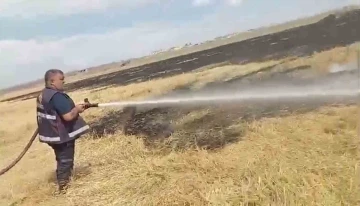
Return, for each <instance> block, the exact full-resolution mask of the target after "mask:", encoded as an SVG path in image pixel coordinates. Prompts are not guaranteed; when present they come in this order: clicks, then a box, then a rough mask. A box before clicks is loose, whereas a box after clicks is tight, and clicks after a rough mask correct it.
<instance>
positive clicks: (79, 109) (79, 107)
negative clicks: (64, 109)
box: [62, 104, 85, 121]
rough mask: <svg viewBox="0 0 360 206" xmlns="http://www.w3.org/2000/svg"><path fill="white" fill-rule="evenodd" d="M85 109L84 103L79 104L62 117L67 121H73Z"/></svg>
mask: <svg viewBox="0 0 360 206" xmlns="http://www.w3.org/2000/svg"><path fill="white" fill-rule="evenodd" d="M84 111H85V105H84V104H77V105H75V107H74V108H73V109H72V110H71V111H70V112H69V113H67V114H64V115H63V116H62V117H63V119H64V120H65V121H72V120H73V119H75V118H76V117H77V116H78V115H79V114H80V113H83V112H84Z"/></svg>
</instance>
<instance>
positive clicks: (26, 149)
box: [0, 98, 98, 176]
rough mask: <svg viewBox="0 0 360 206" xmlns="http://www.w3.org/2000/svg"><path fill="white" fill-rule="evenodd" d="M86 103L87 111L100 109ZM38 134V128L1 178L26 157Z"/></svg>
mask: <svg viewBox="0 0 360 206" xmlns="http://www.w3.org/2000/svg"><path fill="white" fill-rule="evenodd" d="M84 102H85V109H88V108H91V107H98V104H97V103H95V104H92V103H90V102H89V100H88V99H87V98H86V99H85V100H84ZM38 132H39V130H38V128H36V130H35V131H34V133H33V135H32V136H31V138H30V141H29V142H28V143H27V144H26V146H25V148H24V149H23V151H22V152H21V153H20V155H19V156H18V157H17V158H16V159H15V160H14V161H12V162H11V163H10V164H9V165H8V166H7V167H5V168H4V169H2V170H0V176H1V175H3V174H5V173H6V172H8V171H9V170H10V169H11V168H13V167H14V166H15V165H16V164H17V163H18V162H19V161H20V160H21V159H22V158H23V157H24V155H25V154H26V152H27V151H28V150H29V148H30V147H31V145H32V144H33V142H34V140H35V138H36V136H37V135H38Z"/></svg>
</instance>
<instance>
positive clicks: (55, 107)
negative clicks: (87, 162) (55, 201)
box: [36, 69, 89, 193]
mask: <svg viewBox="0 0 360 206" xmlns="http://www.w3.org/2000/svg"><path fill="white" fill-rule="evenodd" d="M64 79H65V78H64V73H63V72H62V71H61V70H57V69H51V70H48V71H47V72H46V73H45V77H44V80H45V88H44V89H43V90H42V92H41V93H40V95H39V96H38V97H37V99H36V100H37V101H36V102H37V123H38V129H39V141H40V142H42V143H46V144H48V145H49V146H50V147H51V148H52V149H53V150H54V153H55V159H56V162H57V167H56V178H57V183H58V187H59V191H60V192H61V193H64V192H66V188H67V187H68V184H69V181H70V179H71V175H72V171H73V167H74V154H75V141H76V140H77V139H78V138H79V137H81V136H82V135H83V134H85V133H86V132H88V131H89V126H88V124H87V123H86V122H85V121H84V120H83V118H82V117H81V116H80V114H81V113H82V112H84V111H85V109H86V107H85V103H84V104H75V103H74V101H73V100H72V99H71V98H70V97H69V96H68V95H67V94H66V93H64V83H65V81H64Z"/></svg>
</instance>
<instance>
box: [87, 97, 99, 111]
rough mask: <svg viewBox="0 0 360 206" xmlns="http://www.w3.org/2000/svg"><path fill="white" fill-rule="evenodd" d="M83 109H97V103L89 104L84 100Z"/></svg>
mask: <svg viewBox="0 0 360 206" xmlns="http://www.w3.org/2000/svg"><path fill="white" fill-rule="evenodd" d="M84 103H85V109H89V108H90V107H98V106H99V103H90V102H89V99H88V98H85V99H84Z"/></svg>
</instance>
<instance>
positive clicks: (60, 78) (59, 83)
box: [52, 73, 65, 91]
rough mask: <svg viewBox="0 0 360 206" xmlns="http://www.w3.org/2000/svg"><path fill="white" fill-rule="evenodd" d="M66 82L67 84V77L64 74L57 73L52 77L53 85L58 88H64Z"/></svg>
mask: <svg viewBox="0 0 360 206" xmlns="http://www.w3.org/2000/svg"><path fill="white" fill-rule="evenodd" d="M64 84H65V77H64V75H63V74H60V73H57V74H55V75H54V76H53V78H52V85H53V86H54V87H55V88H56V89H57V90H61V91H62V90H64Z"/></svg>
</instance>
